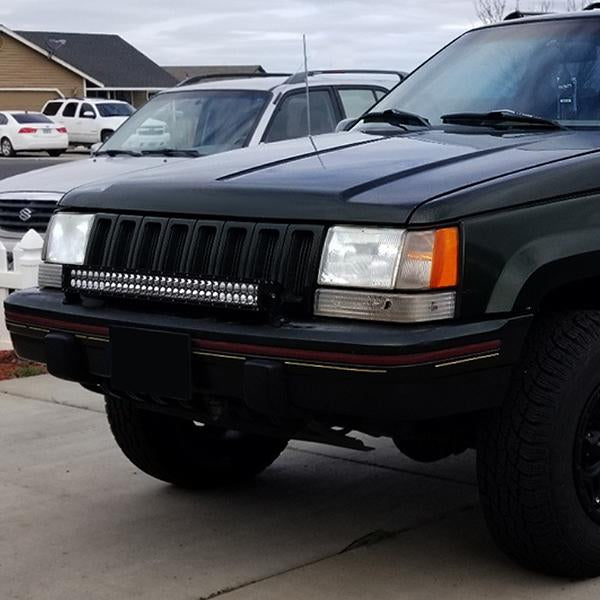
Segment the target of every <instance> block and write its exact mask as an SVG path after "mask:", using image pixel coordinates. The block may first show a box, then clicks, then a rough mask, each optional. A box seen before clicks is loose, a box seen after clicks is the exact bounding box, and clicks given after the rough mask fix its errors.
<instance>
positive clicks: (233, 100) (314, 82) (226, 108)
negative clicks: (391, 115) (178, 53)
mask: <svg viewBox="0 0 600 600" xmlns="http://www.w3.org/2000/svg"><path fill="white" fill-rule="evenodd" d="M404 76H405V74H404V73H401V72H394V71H314V72H311V73H309V77H308V80H309V88H310V112H311V114H310V116H311V119H310V120H311V133H312V134H313V135H317V134H322V133H330V132H332V131H334V129H335V127H336V125H337V123H338V122H339V121H340V120H341V119H344V118H346V117H357V116H360V115H361V114H362V113H364V112H365V111H366V110H367V109H368V108H370V107H371V106H372V105H373V104H375V102H376V101H377V100H379V99H380V98H381V97H382V96H384V95H385V94H386V93H387V92H388V91H389V89H391V88H392V87H394V86H395V85H396V84H398V83H399V82H400V81H401V80H402V79H403V78H404ZM228 77H229V78H228V79H223V78H222V76H221V78H220V79H219V78H215V77H206V76H204V77H195V78H191V79H190V80H188V81H185V82H183V84H180V85H179V86H178V87H177V88H174V89H171V90H167V91H165V92H162V93H161V94H159V95H158V96H156V97H155V98H154V99H153V100H152V102H151V103H149V104H148V105H146V106H145V107H144V108H142V109H141V110H140V111H138V112H137V113H136V114H135V115H133V116H132V118H131V119H130V120H129V121H128V122H127V123H126V125H125V126H124V127H122V128H121V129H120V130H119V131H118V132H117V134H116V135H115V136H114V137H113V138H112V139H111V140H109V141H108V142H107V143H106V145H105V146H104V148H103V150H104V151H110V150H115V151H118V150H120V149H127V150H130V151H133V152H143V151H146V150H152V149H159V150H160V149H164V148H169V149H170V150H175V151H177V152H186V151H187V152H191V153H194V154H196V155H207V154H214V153H216V152H225V151H228V150H234V149H237V148H243V147H246V146H256V145H258V144H261V143H265V142H276V141H281V140H285V139H291V138H296V137H303V136H305V135H307V133H308V119H307V109H306V83H305V75H304V73H299V74H296V75H269V74H267V75H264V74H257V75H255V76H252V77H249V76H248V75H244V76H243V77H241V76H240V77H236V76H232V75H229V76H228Z"/></svg>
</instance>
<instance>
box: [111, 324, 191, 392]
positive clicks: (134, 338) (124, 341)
mask: <svg viewBox="0 0 600 600" xmlns="http://www.w3.org/2000/svg"><path fill="white" fill-rule="evenodd" d="M110 362H111V384H112V386H113V387H114V388H115V389H116V390H123V391H128V392H134V393H140V394H150V395H152V396H156V397H160V398H169V399H173V400H189V399H190V398H191V395H192V341H191V337H190V336H189V335H187V334H183V333H173V332H170V331H156V330H151V329H138V328H134V327H111V329H110Z"/></svg>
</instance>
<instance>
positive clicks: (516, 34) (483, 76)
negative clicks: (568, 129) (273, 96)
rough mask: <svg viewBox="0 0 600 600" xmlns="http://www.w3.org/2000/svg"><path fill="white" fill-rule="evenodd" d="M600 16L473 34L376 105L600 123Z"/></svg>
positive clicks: (436, 120) (435, 117)
mask: <svg viewBox="0 0 600 600" xmlns="http://www.w3.org/2000/svg"><path fill="white" fill-rule="evenodd" d="M599 48H600V19H595V18H571V19H563V20H548V21H537V22H531V23H515V24H512V25H504V26H501V27H492V28H489V29H480V30H476V31H472V32H469V33H467V34H465V35H464V36H462V37H461V38H459V39H458V40H457V41H455V42H454V43H452V44H451V45H450V46H448V47H447V48H446V49H445V50H442V51H441V52H440V53H439V54H438V55H436V56H435V57H433V58H432V59H431V60H430V61H429V62H427V63H425V64H424V65H423V66H422V67H421V68H419V69H418V70H417V71H416V72H415V73H414V74H413V75H411V76H410V77H409V78H408V79H407V80H406V81H405V82H404V83H402V84H401V85H400V86H398V87H397V88H396V89H395V90H394V91H392V92H391V93H390V94H388V95H387V96H386V97H385V98H383V99H382V101H381V102H380V103H379V104H377V105H376V106H375V107H373V108H372V109H371V110H372V111H377V112H380V111H384V110H388V109H396V110H400V111H406V112H410V113H417V114H419V115H420V116H422V117H425V118H426V119H428V120H429V122H430V123H431V124H432V125H434V126H435V125H440V124H441V122H442V121H441V117H442V116H443V115H448V114H452V113H487V112H490V111H495V110H502V109H508V110H513V111H515V112H519V113H526V114H529V115H536V116H539V117H543V118H545V119H550V120H556V121H558V122H559V123H561V124H562V125H565V126H586V127H599V126H600V56H599ZM365 127H366V125H365Z"/></svg>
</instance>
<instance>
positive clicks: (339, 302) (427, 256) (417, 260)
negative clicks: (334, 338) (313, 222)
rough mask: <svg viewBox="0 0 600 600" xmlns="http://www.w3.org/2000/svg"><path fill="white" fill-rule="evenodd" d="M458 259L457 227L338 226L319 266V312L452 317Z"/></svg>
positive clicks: (401, 318) (403, 317)
mask: <svg viewBox="0 0 600 600" xmlns="http://www.w3.org/2000/svg"><path fill="white" fill-rule="evenodd" d="M458 259H459V233H458V228H456V227H444V228H441V229H435V230H428V231H407V230H404V229H395V228H379V227H352V226H337V227H332V228H331V229H330V230H329V232H328V234H327V239H326V241H325V247H324V249H323V255H322V258H321V265H320V268H319V277H318V284H319V286H322V287H320V288H319V289H318V290H317V293H316V294H315V313H316V314H318V315H322V316H333V317H346V318H355V319H368V320H376V321H396V322H419V321H430V320H438V319H448V318H451V317H453V316H454V311H455V301H456V292H455V291H454V290H453V288H455V287H456V286H457V284H458ZM328 288H335V289H328ZM340 288H352V289H340ZM358 290H368V293H366V292H365V291H358ZM380 290H383V292H382V291H380ZM399 291H404V292H409V293H398V292H399ZM417 291H421V292H423V293H415V292H417Z"/></svg>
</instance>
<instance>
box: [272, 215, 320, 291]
mask: <svg viewBox="0 0 600 600" xmlns="http://www.w3.org/2000/svg"><path fill="white" fill-rule="evenodd" d="M321 237H322V228H320V227H297V228H294V227H291V228H290V231H289V232H288V240H287V244H286V250H287V251H286V252H285V258H286V260H285V262H284V263H283V270H282V273H281V280H282V283H283V287H284V289H285V290H286V292H288V293H291V294H293V295H295V296H305V295H306V292H307V289H309V288H311V287H312V286H313V284H314V283H315V282H314V280H315V279H316V274H315V271H316V268H317V261H318V253H319V249H320V245H321V244H320V242H321Z"/></svg>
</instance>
